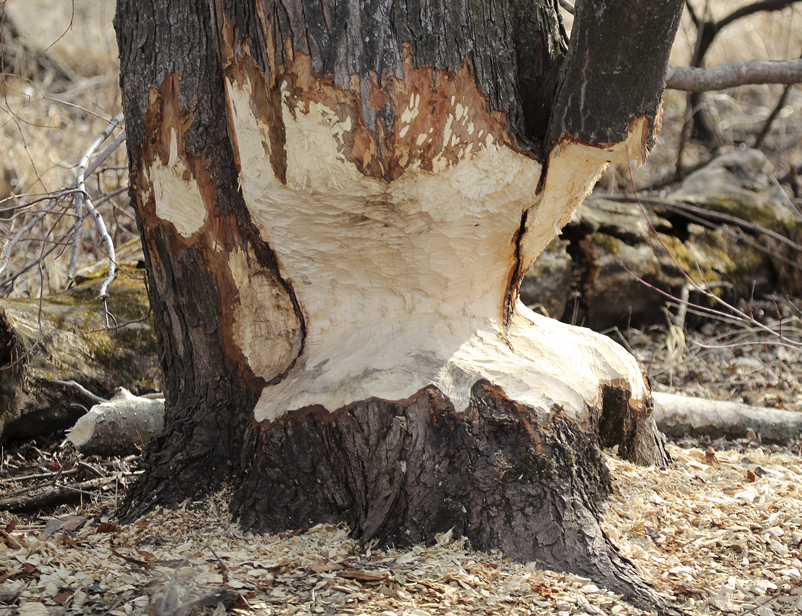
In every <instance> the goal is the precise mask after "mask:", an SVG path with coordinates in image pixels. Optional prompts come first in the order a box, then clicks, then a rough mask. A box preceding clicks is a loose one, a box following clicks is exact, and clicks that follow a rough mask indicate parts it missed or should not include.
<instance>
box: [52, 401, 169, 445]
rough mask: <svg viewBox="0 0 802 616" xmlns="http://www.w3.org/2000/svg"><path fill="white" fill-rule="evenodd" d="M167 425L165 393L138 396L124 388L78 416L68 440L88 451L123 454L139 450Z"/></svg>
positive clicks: (68, 434)
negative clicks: (165, 423) (158, 396)
mask: <svg viewBox="0 0 802 616" xmlns="http://www.w3.org/2000/svg"><path fill="white" fill-rule="evenodd" d="M163 426H164V398H163V397H162V398H145V397H140V396H135V395H133V394H132V393H131V392H130V391H128V390H127V389H124V388H120V390H119V391H118V392H117V393H116V394H114V397H113V398H112V399H111V400H108V401H106V402H101V403H100V404H96V405H95V406H93V407H92V408H91V410H90V411H89V412H88V413H87V414H86V415H84V416H82V417H81V418H80V419H78V421H77V422H76V423H75V426H73V428H72V430H70V431H69V432H68V433H67V440H68V441H70V442H72V443H73V444H74V445H75V446H76V447H78V449H80V450H81V453H84V454H87V455H91V454H96V455H101V456H122V455H127V454H131V453H139V452H140V451H141V450H142V448H143V447H144V446H145V444H146V443H147V442H148V441H149V440H150V439H152V438H153V437H154V436H156V435H157V434H158V433H159V432H160V431H161V429H162V427H163Z"/></svg>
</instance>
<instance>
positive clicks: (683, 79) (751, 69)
mask: <svg viewBox="0 0 802 616" xmlns="http://www.w3.org/2000/svg"><path fill="white" fill-rule="evenodd" d="M768 83H782V84H793V83H802V60H795V61H793V62H757V61H755V62H729V63H727V64H722V65H721V66H716V67H713V68H692V67H689V66H674V65H669V67H668V71H667V72H666V87H667V88H670V89H672V90H684V91H686V92H707V91H709V90H724V89H726V88H734V87H736V86H743V85H747V84H768Z"/></svg>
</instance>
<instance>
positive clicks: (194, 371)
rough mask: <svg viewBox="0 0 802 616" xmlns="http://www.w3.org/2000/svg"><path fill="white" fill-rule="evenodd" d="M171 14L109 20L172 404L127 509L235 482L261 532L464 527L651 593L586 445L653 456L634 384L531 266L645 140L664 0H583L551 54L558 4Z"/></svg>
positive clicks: (667, 15) (427, 533)
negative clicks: (539, 293) (560, 315)
mask: <svg viewBox="0 0 802 616" xmlns="http://www.w3.org/2000/svg"><path fill="white" fill-rule="evenodd" d="M163 4H164V6H163V5H162V3H157V4H156V5H149V6H145V7H143V6H142V5H141V3H137V2H133V0H120V2H119V4H118V12H117V16H116V22H115V25H116V28H117V33H118V41H119V47H120V57H121V85H122V91H123V104H124V109H125V113H126V127H127V131H128V135H129V137H128V148H129V160H130V161H131V162H130V165H131V186H132V199H133V201H134V204H135V207H136V210H137V214H138V224H139V226H140V231H141V233H142V236H143V241H144V245H145V253H146V263H147V267H148V272H149V275H150V279H151V285H150V289H151V298H152V304H153V311H154V321H155V328H156V332H157V335H158V337H159V340H160V345H161V349H162V356H161V361H162V368H163V370H164V385H165V387H164V389H165V396H166V413H167V415H166V426H165V432H164V434H163V435H162V436H161V437H159V438H157V439H156V440H155V442H154V445H153V446H152V447H150V448H149V449H148V450H147V452H146V454H145V457H144V460H145V461H144V465H145V467H146V470H147V472H146V474H145V475H144V477H143V479H142V480H141V481H139V482H138V484H137V485H136V487H135V488H134V489H133V490H132V491H131V492H130V494H129V497H128V500H127V502H126V504H125V506H124V508H123V512H124V514H125V515H126V516H128V517H129V518H131V517H134V516H136V515H139V514H141V513H143V512H144V511H146V510H147V509H148V508H150V507H152V506H153V505H154V504H157V503H159V504H167V505H170V504H177V503H179V502H181V501H182V500H183V499H185V498H186V497H188V496H193V497H194V496H197V495H198V493H210V492H213V491H216V490H218V489H220V488H222V487H223V486H224V485H233V486H235V490H234V496H233V500H232V511H233V512H234V514H235V515H236V516H237V517H238V518H239V519H240V520H241V521H242V523H243V525H244V526H245V527H247V528H250V529H253V530H256V531H275V530H279V529H285V528H289V527H298V526H306V525H309V524H313V523H316V522H317V521H323V520H339V521H342V520H345V521H348V522H349V523H350V524H351V526H352V530H353V532H354V534H355V535H358V536H361V537H362V538H364V539H370V538H373V537H376V538H379V539H380V540H381V541H382V542H384V543H389V542H393V543H399V544H406V543H410V542H415V541H431V540H433V538H434V534H435V533H437V532H441V531H443V530H447V529H449V528H451V527H455V528H456V529H458V530H461V531H462V532H463V533H465V534H466V535H467V536H468V537H470V538H471V540H472V542H473V543H474V545H475V547H477V548H480V549H490V548H493V547H499V548H502V549H504V550H505V551H506V552H507V553H508V554H509V555H510V556H513V557H515V558H518V559H521V560H527V559H531V558H537V559H540V560H541V561H542V562H544V563H547V564H549V565H550V566H553V567H558V568H567V569H571V570H574V571H579V572H583V573H585V574H586V575H589V576H591V577H593V578H594V579H597V580H599V581H600V582H602V583H604V584H606V585H608V586H609V587H610V588H613V589H615V590H619V591H621V592H624V593H626V594H627V595H628V596H631V597H633V598H634V600H637V601H640V602H641V603H643V604H646V605H651V606H655V605H663V603H662V600H661V599H660V598H659V597H658V596H657V595H656V594H655V593H654V591H653V590H652V589H651V588H649V587H648V586H646V585H645V584H644V583H643V582H642V581H640V579H639V578H638V577H637V575H636V573H635V571H634V568H633V567H632V565H631V563H629V562H628V561H626V560H625V559H622V558H621V557H620V556H618V555H617V552H616V550H615V548H614V547H613V546H612V545H611V544H610V543H609V540H608V539H607V538H606V537H605V536H604V534H603V532H602V531H601V529H600V527H599V525H598V517H599V511H598V509H597V504H596V503H597V500H598V498H600V497H601V496H602V495H603V494H604V493H605V491H606V490H607V489H608V487H609V477H608V475H607V472H606V470H605V469H604V465H603V463H602V461H601V460H602V459H601V454H600V452H599V447H600V446H604V445H613V444H617V445H619V451H621V452H623V454H624V455H626V456H628V457H629V458H630V459H633V460H637V461H638V462H640V463H644V464H656V465H664V464H666V463H667V462H668V459H669V458H668V454H667V452H666V450H665V447H664V445H663V439H662V436H661V435H660V434H659V432H658V431H657V429H656V426H655V424H654V421H653V419H652V417H651V400H650V395H649V390H648V385H647V384H646V381H645V379H644V377H643V375H642V374H641V372H640V370H639V368H638V366H637V364H636V363H635V361H634V359H633V358H632V357H631V356H629V355H628V354H626V353H625V352H624V351H623V349H621V348H620V347H617V346H616V345H614V344H612V343H611V342H609V341H608V340H607V339H605V338H603V337H600V336H597V335H595V334H593V333H591V332H589V331H587V330H582V329H579V328H571V327H569V326H565V325H562V324H559V323H557V322H554V321H551V320H549V319H544V318H542V317H539V316H537V315H534V314H533V313H531V312H529V311H528V310H527V309H525V308H524V307H523V306H522V305H521V304H520V302H518V286H519V284H520V279H521V278H522V276H523V273H524V272H525V271H526V268H527V267H528V265H529V264H531V262H532V261H533V260H534V259H535V257H536V256H537V254H538V253H539V252H540V250H542V249H543V247H545V245H546V244H547V243H548V241H549V240H550V239H551V238H552V237H553V236H554V234H555V233H556V232H557V231H558V229H559V227H560V226H562V225H563V224H564V223H565V222H566V221H567V220H568V219H570V216H571V212H572V211H573V209H575V207H576V206H577V205H578V204H579V203H580V202H581V200H582V198H583V197H584V196H585V195H586V194H587V192H588V191H589V190H590V188H591V186H592V184H593V182H594V181H595V179H596V178H597V177H598V174H599V173H600V172H601V171H602V170H603V168H604V167H605V166H606V165H607V164H608V163H609V162H610V161H613V160H615V161H620V160H627V159H631V160H642V159H643V158H644V157H645V155H646V152H647V151H648V148H649V146H650V144H651V141H652V139H653V132H654V128H655V126H656V123H657V113H658V108H659V102H660V97H661V94H662V78H663V75H664V73H665V67H666V64H667V60H668V51H669V49H670V43H671V41H672V40H673V35H674V32H675V30H676V25H677V19H678V14H679V8H680V2H679V1H678V0H670V1H668V2H662V3H658V4H657V5H656V6H653V5H649V6H648V7H646V6H643V5H642V4H641V3H636V2H628V3H623V4H625V5H626V6H625V7H624V8H623V9H622V8H621V6H620V5H621V4H622V3H620V2H605V1H598V2H586V3H583V4H582V5H581V8H580V10H579V11H578V15H577V21H576V22H575V24H576V25H575V26H574V32H575V34H574V39H575V40H573V41H572V42H571V50H572V51H570V52H569V53H568V55H567V56H566V55H565V54H566V40H565V34H564V31H563V30H562V25H561V22H560V17H559V12H558V7H557V0H539V1H531V0H526V1H520V2H519V1H517V0H488V1H485V2H478V3H475V2H456V3H446V4H442V5H436V6H435V5H430V4H429V3H427V2H419V1H417V0H408V1H407V2H390V1H389V0H376V1H363V2H359V1H358V0H350V1H348V2H340V3H331V2H322V3H317V2H306V1H300V0H294V1H290V0H287V1H286V2H277V1H272V0H265V1H263V2H256V3H253V2H250V1H248V0H237V1H235V0H230V1H227V2H222V3H218V4H214V5H211V6H212V9H211V11H210V9H209V5H206V4H203V5H202V6H201V5H199V4H197V3H195V2H191V1H190V0H184V1H182V2H171V3H169V9H168V7H167V6H166V4H167V3H163ZM594 30H597V32H594ZM628 54H629V55H628ZM566 58H567V59H566ZM622 58H623V60H622ZM564 59H565V62H566V64H565V67H563V69H562V70H561V69H560V67H561V65H562V64H563V61H564ZM619 60H622V62H619ZM610 62H616V63H618V64H619V65H620V66H619V67H618V68H617V69H616V70H612V69H611V68H610V64H609V63H610ZM583 67H584V68H583ZM599 72H601V73H602V74H601V75H600V74H597V73H599ZM583 93H584V94H583ZM621 99H624V100H621ZM555 109H556V110H557V111H558V113H554V112H553V110H555Z"/></svg>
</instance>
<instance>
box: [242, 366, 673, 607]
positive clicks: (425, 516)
mask: <svg viewBox="0 0 802 616" xmlns="http://www.w3.org/2000/svg"><path fill="white" fill-rule="evenodd" d="M628 393H629V392H626V391H624V390H616V389H613V388H610V389H608V390H607V391H606V395H605V397H604V400H605V403H604V409H602V415H601V421H602V423H603V424H607V425H608V426H612V425H618V426H620V427H623V425H624V424H623V423H622V422H617V421H616V419H615V417H616V416H617V415H616V410H620V409H619V406H618V403H619V402H620V400H622V399H628V397H629V396H628ZM605 411H606V412H605ZM648 421H649V422H651V417H650V416H649V418H648ZM641 427H642V426H641ZM631 431H632V430H631ZM607 436H608V438H612V436H613V434H612V432H611V431H608V435H607ZM618 436H619V438H620V437H624V438H623V439H622V440H626V438H631V436H632V435H631V434H629V435H625V434H618ZM650 438H652V439H653V440H654V443H653V444H654V451H655V462H656V463H658V464H661V465H665V464H666V463H667V462H668V461H669V456H668V453H667V451H666V449H665V446H664V441H663V439H662V436H661V435H660V434H659V432H657V431H656V429H655V430H653V431H652V432H651V435H650ZM245 450H246V451H245V455H244V457H243V459H244V460H247V461H249V465H248V466H247V468H246V469H245V473H244V475H245V477H246V479H245V481H244V483H243V485H242V487H241V488H240V489H239V490H238V491H237V494H236V496H235V499H234V502H233V504H232V511H233V513H234V515H235V516H236V517H237V518H239V519H240V521H241V523H242V524H243V527H244V528H246V529H248V530H252V531H255V532H272V533H275V532H279V531H284V530H287V528H288V523H289V526H290V527H294V528H308V527H311V526H313V525H315V524H318V523H339V522H343V521H345V522H346V523H348V524H349V525H350V527H351V529H352V532H353V534H354V536H356V537H359V538H360V539H361V540H362V541H363V542H367V541H371V540H373V539H378V542H379V545H385V546H386V545H394V546H397V547H403V546H410V545H413V544H417V543H427V544H431V543H433V542H434V541H435V536H436V535H437V534H439V533H443V532H446V531H448V530H450V529H453V532H454V535H455V536H465V537H467V538H468V540H469V541H470V543H471V546H472V547H473V548H474V549H477V550H482V551H489V550H492V549H500V550H501V551H502V552H503V553H504V554H505V555H507V556H509V557H510V558H513V559H515V560H518V561H521V562H529V561H538V562H539V563H542V564H543V565H544V566H546V567H549V568H553V569H557V570H564V571H571V572H573V573H577V574H580V575H583V576H586V577H589V578H591V579H593V580H594V581H596V582H597V583H599V584H601V585H603V586H605V587H606V588H608V589H610V590H613V591H615V592H618V593H622V594H623V595H624V596H626V597H627V598H629V599H630V600H631V601H633V603H635V604H637V605H640V606H643V607H647V608H655V607H658V608H660V607H665V600H664V599H662V598H661V597H660V596H659V595H658V593H657V592H656V591H655V590H654V589H653V588H651V587H650V586H649V585H648V584H646V583H645V582H643V580H641V579H640V577H639V576H638V574H637V572H636V570H635V567H634V565H633V564H632V563H631V562H630V561H628V560H627V559H626V558H624V557H622V556H621V555H620V554H619V553H618V550H617V548H616V547H615V546H614V545H613V544H612V543H611V542H610V540H609V538H608V537H607V535H605V533H604V531H603V530H602V529H601V527H600V526H599V519H600V517H601V512H600V509H599V503H600V501H601V499H602V498H603V497H605V496H606V495H607V494H608V493H609V491H610V474H609V471H608V470H607V467H606V466H605V464H604V460H603V455H602V452H601V449H600V441H599V438H598V437H597V435H596V432H595V430H592V429H591V430H590V431H588V430H587V429H584V428H582V427H580V426H579V425H578V424H577V422H576V421H574V420H573V419H571V418H570V417H569V416H568V415H566V414H565V413H563V412H561V410H560V409H559V408H556V409H553V410H552V412H551V413H549V414H548V415H547V419H546V420H545V421H544V420H543V414H542V413H538V412H536V410H535V409H534V408H532V407H531V406H527V405H524V404H520V403H518V402H515V401H514V400H511V399H509V398H508V397H507V396H506V395H505V394H504V392H503V391H502V390H501V389H500V388H498V387H496V386H493V385H492V384H490V383H489V382H487V381H481V382H478V383H476V384H475V385H474V387H473V388H472V391H471V398H470V404H469V407H468V409H467V410H466V411H464V412H460V413H457V412H455V410H454V407H453V405H452V404H451V403H450V402H449V400H448V399H447V398H446V397H444V396H443V395H442V394H441V392H439V391H438V390H437V389H436V388H434V387H427V388H426V389H424V390H423V391H421V392H419V393H418V394H416V395H415V396H413V397H411V398H410V399H408V400H405V401H403V402H387V401H383V400H377V399H373V400H369V401H366V402H362V403H357V404H353V405H350V406H348V407H345V408H343V409H340V410H339V411H338V412H336V413H329V412H328V411H326V410H325V409H323V408H322V407H317V408H314V407H313V408H309V409H304V410H301V411H296V412H293V413H290V414H288V415H285V416H284V417H282V418H281V419H279V420H277V421H274V422H265V423H263V424H259V425H254V427H253V429H252V430H251V431H250V434H249V436H248V439H247V445H246V448H245Z"/></svg>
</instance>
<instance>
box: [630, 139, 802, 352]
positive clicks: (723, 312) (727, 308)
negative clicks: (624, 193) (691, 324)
mask: <svg viewBox="0 0 802 616" xmlns="http://www.w3.org/2000/svg"><path fill="white" fill-rule="evenodd" d="M627 158H629V147H627ZM629 168H630V170H629V181H630V185H631V187H632V193H633V195H634V196H635V199H636V202H637V204H638V207H640V210H641V213H642V214H643V218H644V219H645V220H646V224H647V225H649V229H650V230H651V233H652V235H653V236H654V237H655V238H656V239H657V241H658V242H659V243H660V245H661V246H662V247H663V250H664V251H665V253H666V254H667V255H668V258H669V259H671V261H672V262H673V263H674V266H675V267H676V269H677V271H678V272H679V273H680V274H681V275H682V277H683V278H684V279H685V285H687V286H688V287H689V290H691V289H692V290H694V291H696V292H698V293H700V294H701V295H703V296H704V297H706V298H708V299H709V300H711V301H712V302H713V304H714V305H717V306H719V307H720V309H715V308H707V307H705V306H700V305H698V304H694V303H691V302H690V301H688V300H682V299H681V298H678V297H675V296H674V295H672V294H670V293H667V292H666V291H663V290H662V289H659V288H657V287H655V286H654V285H651V284H649V283H648V282H646V281H645V280H643V279H642V278H640V277H639V276H637V275H636V274H634V273H633V272H632V271H631V270H629V269H628V268H627V267H626V266H624V270H626V272H627V273H629V274H630V275H631V276H632V277H633V278H635V280H637V281H638V282H640V283H641V284H642V285H644V286H646V287H648V288H650V289H653V290H654V291H657V292H658V293H660V294H661V295H663V296H664V297H666V298H668V299H669V300H671V301H672V302H674V303H676V304H677V305H678V306H679V305H682V304H684V305H685V306H686V307H687V308H686V310H687V309H691V308H693V309H694V310H698V311H701V312H703V313H705V314H706V315H707V316H713V317H716V318H719V319H721V320H725V321H729V322H735V323H739V324H746V325H749V326H751V327H754V328H755V329H757V330H759V331H761V332H763V333H765V334H769V335H771V336H774V337H777V338H779V339H780V340H781V341H782V342H785V343H786V344H789V345H791V346H794V347H797V348H798V347H802V343H798V342H796V341H794V340H790V339H788V338H786V337H785V336H783V334H782V332H778V331H776V330H774V329H772V328H771V327H768V326H766V325H764V324H763V323H761V322H760V321H758V320H756V319H755V318H754V317H752V316H751V315H749V314H747V313H745V312H744V311H742V310H739V309H738V308H736V307H735V306H733V305H731V304H728V303H727V302H725V301H724V300H723V299H721V298H720V297H718V296H717V295H716V294H715V293H713V292H712V291H711V290H710V289H709V288H705V287H703V286H701V285H700V284H698V283H696V282H694V280H693V279H692V278H691V277H690V275H689V274H688V272H686V271H685V269H684V268H683V267H682V266H681V265H680V264H679V263H678V262H677V260H676V259H675V258H674V255H673V253H672V252H671V251H670V250H669V248H668V246H666V244H665V242H663V240H662V238H661V237H660V234H659V233H658V232H657V229H655V228H654V225H653V224H652V222H651V220H649V217H648V216H647V215H646V210H645V209H644V207H643V204H642V203H641V200H640V197H639V196H638V193H637V190H636V188H635V177H634V175H633V174H632V165H629ZM736 220H737V219H736ZM780 237H782V236H780ZM785 239H786V241H788V242H790V240H787V238H785ZM791 243H793V242H791ZM794 245H795V246H796V244H794Z"/></svg>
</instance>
